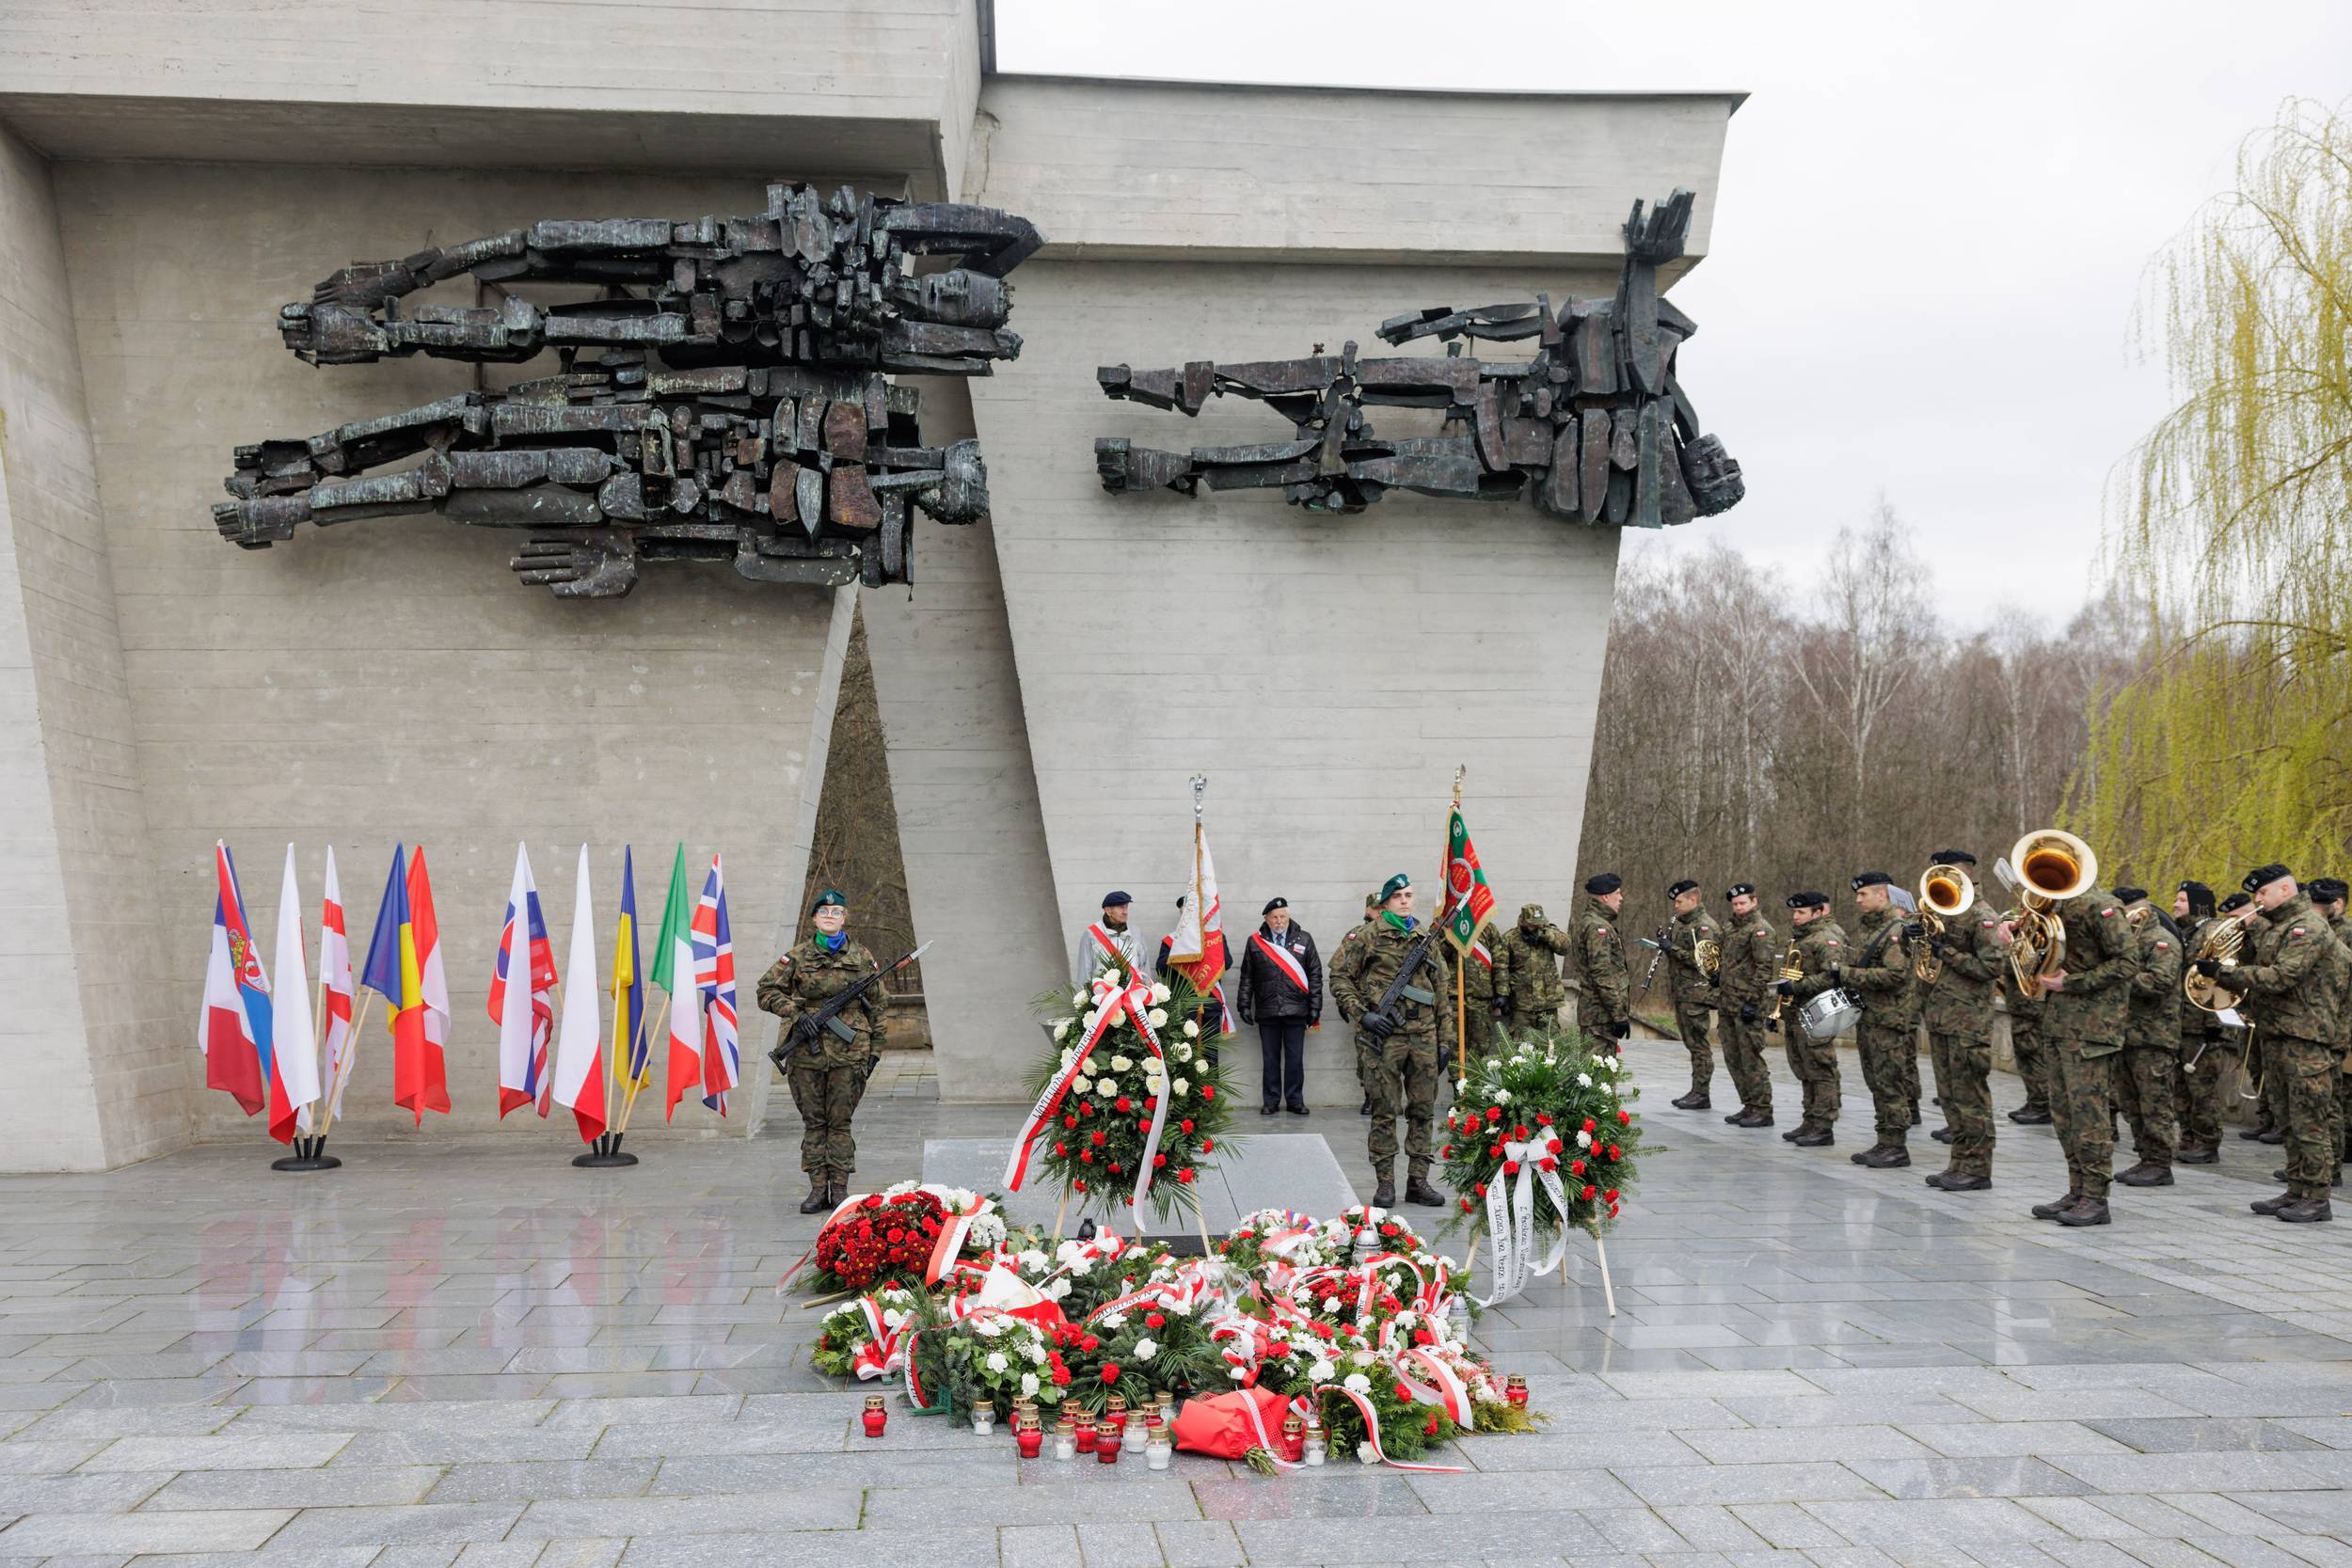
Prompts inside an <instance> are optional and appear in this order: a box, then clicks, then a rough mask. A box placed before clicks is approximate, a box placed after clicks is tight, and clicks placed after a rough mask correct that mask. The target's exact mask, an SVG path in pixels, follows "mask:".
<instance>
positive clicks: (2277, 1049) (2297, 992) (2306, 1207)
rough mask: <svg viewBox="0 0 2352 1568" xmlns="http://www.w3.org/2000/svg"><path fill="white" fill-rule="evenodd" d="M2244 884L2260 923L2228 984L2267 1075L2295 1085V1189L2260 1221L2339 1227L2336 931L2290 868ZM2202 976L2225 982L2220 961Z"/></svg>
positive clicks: (2269, 1202) (2270, 1202)
mask: <svg viewBox="0 0 2352 1568" xmlns="http://www.w3.org/2000/svg"><path fill="white" fill-rule="evenodd" d="M2242 885H2243V886H2244V887H2245V889H2246V891H2247V892H2248V893H2249V894H2250V895H2252V896H2253V900H2254V907H2255V909H2257V910H2258V911H2261V917H2260V919H2259V921H2258V922H2257V923H2256V924H2255V926H2254V927H2253V929H2252V931H2251V933H2250V934H2251V936H2252V939H2253V940H2252V941H2251V942H2249V943H2248V946H2249V948H2250V949H2251V951H2250V952H2248V953H2246V954H2245V955H2244V956H2243V957H2241V958H2240V960H2239V962H2238V966H2237V968H2236V969H2235V970H2234V971H2233V973H2232V974H2231V976H2230V983H2231V987H2232V989H2233V990H2240V991H2241V992H2242V993H2243V995H2244V997H2245V1001H2244V1003H2243V1004H2242V1006H2244V1007H2245V1008H2247V1009H2249V1010H2250V1011H2251V1012H2252V1014H2253V1018H2254V1026H2255V1029H2256V1031H2257V1036H2258V1037H2268V1038H2269V1040H2270V1044H2271V1059H2270V1069H2269V1070H2271V1071H2273V1072H2278V1073H2283V1074H2284V1075H2285V1077H2286V1081H2287V1084H2286V1095H2287V1136H2286V1145H2287V1165H2286V1182H2287V1190H2286V1191H2285V1192H2284V1193H2283V1194H2281V1195H2280V1196H2278V1197H2275V1198H2265V1199H2263V1200H2262V1201H2261V1202H2258V1203H2256V1204H2255V1205H2254V1206H2253V1207H2254V1212H2256V1213H2257V1214H2275V1215H2277V1216H2278V1217H2279V1218H2280V1219H2282V1220H2285V1221H2287V1222H2289V1223H2290V1224H2304V1223H2308V1222H2310V1221H2314V1220H2331V1219H2333V1218H2335V1213H2334V1212H2333V1210H2331V1209H2330V1208H2329V1207H2328V1182H2329V1181H2330V1180H2332V1179H2333V1176H2334V1171H2335V1164H2336V1155H2335V1154H2334V1153H2333V1152H2332V1151H2330V1149H2329V1148H2328V1139H2329V1137H2330V1136H2331V1135H2333V1129H2334V1125H2335V1102H2336V1083H2335V1078H2336V1061H2337V1053H2336V1048H2335V1046H2334V1044H2333V1043H2332V1042H2333V1039H2334V1037H2335V1034H2336V1030H2337V1027H2338V1025H2337V1022H2336V1019H2335V1017H2334V1013H2335V1004H2336V1000H2337V998H2336V995H2335V967H2336V958H2335V954H2336V951H2337V944H2336V935H2335V931H2334V929H2333V928H2332V927H2329V926H2328V921H2327V918H2326V917H2325V916H2323V915H2322V914H2321V913H2320V912H2319V911H2318V910H2316V909H2314V908H2313V907H2312V897H2311V895H2310V894H2308V893H2305V892H2304V891H2303V890H2302V889H2301V888H2298V887H2296V885H2295V878H2294V876H2293V875H2292V874H2291V873H2290V872H2289V871H2288V870H2287V868H2286V867H2285V866H2283V865H2276V864H2273V865H2264V866H2257V867H2256V868H2255V869H2253V870H2252V871H2249V872H2248V873H2247V874H2246V880H2245V882H2244V883H2243V884H2242ZM2197 967H2198V968H2199V969H2200V970H2201V972H2203V973H2204V974H2208V975H2213V974H2219V973H2220V964H2219V962H2218V961H2217V960H2216V959H2213V958H2200V959H2198V960H2197Z"/></svg>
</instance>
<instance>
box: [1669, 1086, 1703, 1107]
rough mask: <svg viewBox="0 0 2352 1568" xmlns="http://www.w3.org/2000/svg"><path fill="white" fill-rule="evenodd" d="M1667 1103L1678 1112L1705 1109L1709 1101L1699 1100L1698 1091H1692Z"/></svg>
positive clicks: (1679, 1095)
mask: <svg viewBox="0 0 2352 1568" xmlns="http://www.w3.org/2000/svg"><path fill="white" fill-rule="evenodd" d="M1666 1103H1667V1104H1669V1105H1671V1106H1673V1107H1674V1108H1675V1109H1676V1110H1677V1111H1696V1110H1703V1109H1705V1107H1706V1104H1707V1101H1704V1100H1702V1099H1701V1098H1699V1091H1698V1090H1696V1089H1691V1090H1688V1091H1686V1092H1684V1093H1682V1094H1678V1095H1677V1096H1675V1097H1674V1098H1673V1099H1672V1100H1669V1101H1666Z"/></svg>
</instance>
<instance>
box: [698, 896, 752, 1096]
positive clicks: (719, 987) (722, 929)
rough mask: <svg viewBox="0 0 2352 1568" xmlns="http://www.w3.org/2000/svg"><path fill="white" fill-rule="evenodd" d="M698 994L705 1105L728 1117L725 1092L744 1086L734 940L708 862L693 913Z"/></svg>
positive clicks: (721, 897)
mask: <svg viewBox="0 0 2352 1568" xmlns="http://www.w3.org/2000/svg"><path fill="white" fill-rule="evenodd" d="M693 947H694V994H695V997H696V999H697V1000H698V1001H699V1002H700V1003H701V1005H702V1013H703V1053H702V1054H703V1103H704V1104H706V1105H707V1106H709V1107H710V1108H711V1109H712V1110H714V1111H716V1112H718V1113H719V1114H720V1115H721V1116H725V1115H726V1114H727V1091H728V1090H729V1089H732V1088H734V1087H735V1086H736V1085H738V1084H740V1083H741V1082H742V1081H743V1063H742V1050H741V1045H740V1041H739V1037H738V1034H737V1021H736V1015H735V939H734V936H733V935H732V933H731V932H730V930H729V928H728V926H727V886H726V876H725V873H724V872H723V870H722V869H721V868H720V863H719V857H718V856H717V855H713V856H711V857H710V875H709V876H708V877H707V878H706V879H704V880H703V896H702V902H701V903H700V904H698V905H696V906H695V909H694V927H693Z"/></svg>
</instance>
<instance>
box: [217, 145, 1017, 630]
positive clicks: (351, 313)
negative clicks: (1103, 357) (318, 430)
mask: <svg viewBox="0 0 2352 1568" xmlns="http://www.w3.org/2000/svg"><path fill="white" fill-rule="evenodd" d="M1041 243H1042V242H1041V239H1040V237H1039V235H1038V232H1037V230H1035V229H1033V228H1032V227H1030V225H1029V224H1028V223H1027V222H1026V221H1025V220H1024V219H1021V218H1018V217H1014V216H1011V215H1010V214H1005V213H999V212H995V211H993V210H991V209H989V208H985V207H971V206H961V205H956V204H951V203H945V202H901V201H894V200H891V199H889V198H879V197H872V196H866V197H859V196H856V195H854V194H853V193H851V192H850V191H849V190H847V189H844V190H842V191H840V192H839V193H837V194H836V195H834V198H832V199H831V200H830V201H827V200H825V199H824V198H822V197H820V196H819V195H818V192H817V191H816V190H815V188H813V187H811V186H807V185H782V184H777V185H771V186H770V187H769V188H768V210H767V211H766V212H764V213H758V214H753V215H752V216H749V217H703V218H698V219H694V220H691V221H689V222H685V223H675V222H672V221H671V220H669V219H667V218H612V219H605V220H599V221H592V222H569V221H562V222H548V223H537V224H533V225H532V226H531V227H530V228H528V229H518V230H509V231H508V232H506V233H503V234H494V235H491V236H490V237H488V238H486V239H480V240H473V241H469V243H467V244H464V245H453V246H449V247H447V248H435V249H431V250H426V251H421V252H420V253H418V254H417V255H414V256H410V257H408V258H406V259H405V260H404V261H374V262H362V263H358V264H355V265H352V266H348V267H345V268H343V269H342V271H340V272H338V273H336V274H335V275H334V276H333V277H329V278H327V279H326V281H325V282H323V283H321V284H319V285H318V287H317V288H316V289H315V290H313V291H312V293H311V298H310V303H308V304H294V305H289V306H287V307H285V308H284V309H282V310H281V311H279V312H278V331H279V333H280V335H281V336H283V337H284V339H285V341H286V346H287V347H288V348H291V349H292V350H294V353H295V354H296V355H298V356H301V357H302V358H304V359H306V360H308V361H310V363H312V364H316V365H360V364H370V363H373V361H375V360H378V359H383V358H391V357H397V356H405V355H411V354H423V355H428V356H432V357H435V358H441V359H460V360H466V361H469V362H470V363H473V364H516V363H519V362H521V361H523V360H527V359H531V358H532V357H534V356H537V355H539V354H541V353H542V352H544V351H546V350H548V349H553V350H554V351H555V352H556V355H557V356H558V359H559V361H560V364H561V369H560V371H559V372H557V373H556V374H554V375H549V376H545V377H540V378H537V379H532V380H527V381H521V382H517V383H516V384H515V385H514V386H512V387H510V388H506V389H504V390H485V389H483V388H482V387H481V385H480V379H479V372H477V377H476V385H475V389H473V390H470V391H466V392H460V393H458V394H456V395H454V396H453V397H447V398H443V399H440V400H439V401H437V402H435V403H429V404H424V405H423V406H422V407H419V408H411V409H409V410H407V411H406V412H405V413H400V414H390V415H386V416H384V417H382V418H379V419H373V420H359V421H357V422H355V423H352V424H346V425H341V426H338V427H337V428H335V429H333V430H330V431H326V432H325V433H324V434H322V435H318V436H311V437H310V438H309V439H308V440H272V441H263V442H262V443H260V444H259V445H256V446H249V447H239V448H238V449H237V453H236V464H237V471H236V473H235V474H234V475H232V476H231V477H230V480H229V493H230V495H231V496H233V497H235V498H236V499H234V500H230V501H227V502H224V503H222V504H220V505H218V506H215V507H214V508H213V515H214V518H215V521H216V522H217V523H218V524H219V527H220V531H221V534H222V536H223V537H224V538H226V539H228V540H229V541H230V542H231V543H232V544H237V545H242V546H246V548H248V549H263V548H267V547H268V546H271V545H273V544H276V543H278V541H280V540H285V539H292V538H293V537H294V530H295V528H296V527H297V526H298V525H300V524H302V523H305V522H310V523H317V524H319V525H320V526H322V527H324V526H326V525H327V524H330V523H341V522H344V521H347V520H350V519H354V518H360V517H380V516H386V515H392V514H396V513H421V512H433V513H438V514H439V515H442V516H443V517H446V518H448V519H449V520H450V521H452V522H457V523H472V524H477V525H481V526H485V527H489V528H515V529H527V530H529V531H531V532H530V538H529V541H528V542H527V543H526V544H525V545H524V546H522V553H521V554H519V555H518V556H516V558H515V561H514V562H513V565H514V569H515V570H516V572H517V573H519V574H520V575H521V577H522V579H523V581H525V582H527V583H533V584H543V585H545V586H547V587H548V588H551V589H553V590H554V592H555V593H556V594H557V595H558V596H559V597H563V598H610V597H614V596H617V595H619V594H626V593H628V591H629V589H630V588H632V587H634V586H635V585H636V581H637V565H638V562H640V561H641V560H644V561H732V562H734V563H735V569H736V570H737V571H738V572H740V573H741V574H742V575H743V576H745V577H747V578H755V579H756V580H758V581H761V582H805V583H823V584H839V583H845V582H850V581H852V580H858V579H862V580H864V581H865V582H866V584H867V585H868V586H879V585H880V584H882V583H884V582H905V581H910V580H912V578H911V576H910V569H909V547H910V545H911V543H912V540H911V531H912V524H913V519H912V516H911V513H910V508H913V509H915V510H920V511H921V512H923V513H924V514H926V515H929V516H930V517H932V518H935V519H936V520H938V521H940V522H943V523H969V522H975V521H977V520H979V519H981V518H984V517H985V516H987V515H988V474H987V470H986V469H985V468H984V467H982V466H981V463H980V453H979V446H978V443H977V442H974V441H968V440H966V441H958V442H955V443H954V444H952V445H950V446H946V447H931V446H926V445H924V444H923V438H922V433H921V431H920V429H919V428H918V425H917V417H916V416H917V406H918V393H917V392H916V390H915V389H914V388H910V387H901V386H897V385H894V384H893V383H892V382H891V381H890V379H889V375H890V372H909V373H914V374H920V375H986V374H988V373H989V372H990V369H991V367H992V365H993V363H994V362H995V361H996V360H999V359H1011V358H1014V357H1016V356H1019V354H1020V352H1021V339H1020V337H1019V336H1018V335H1017V334H1015V333H1012V332H1009V331H1007V330H1006V329H1005V322H1006V320H1007V318H1008V317H1009V315H1010V314H1011V311H1012V290H1011V287H1010V286H1009V284H1007V283H1006V282H1005V281H1004V277H1005V275H1006V274H1007V273H1009V272H1010V271H1011V270H1012V269H1013V268H1014V267H1015V266H1017V265H1018V264H1019V263H1020V262H1021V261H1022V260H1023V259H1024V258H1025V257H1026V256H1028V255H1029V254H1030V253H1031V252H1032V251H1034V250H1036V249H1037V247H1038V246H1039V245H1040V244H1041ZM932 256H937V257H945V258H952V259H953V260H952V262H951V264H949V265H947V266H946V267H945V268H944V269H942V270H937V271H925V272H918V271H917V269H916V261H917V259H918V258H923V257H932ZM466 275H470V276H471V277H472V279H473V281H474V284H475V301H474V303H472V304H428V303H419V304H416V305H415V306H414V307H413V308H411V309H406V310H405V311H404V310H403V309H402V308H401V301H402V300H403V299H405V297H406V296H407V295H409V294H411V293H415V292H417V291H418V290H421V289H425V288H429V287H431V286H432V285H434V284H437V283H443V282H447V281H448V280H450V279H452V278H456V277H463V276H466ZM524 284H532V285H536V284H560V285H571V286H572V287H571V288H569V289H566V290H563V291H561V293H563V294H564V295H565V296H566V297H564V298H562V299H560V300H558V301H557V302H555V303H548V304H537V303H533V302H532V301H531V300H528V299H525V298H524V297H522V296H521V295H520V294H517V293H512V292H510V289H511V286H514V285H524ZM583 288H584V289H585V290H587V291H588V293H587V294H586V295H585V296H584V297H583V296H582V295H581V293H580V291H581V290H582V289H583ZM419 454H422V461H421V462H418V463H415V464H413V466H410V467H402V468H399V469H397V470H395V471H392V472H388V473H375V474H371V473H370V472H369V470H371V469H376V468H382V467H385V466H387V465H389V464H396V463H401V462H403V461H404V460H407V459H412V458H416V457H417V456H418V455H419Z"/></svg>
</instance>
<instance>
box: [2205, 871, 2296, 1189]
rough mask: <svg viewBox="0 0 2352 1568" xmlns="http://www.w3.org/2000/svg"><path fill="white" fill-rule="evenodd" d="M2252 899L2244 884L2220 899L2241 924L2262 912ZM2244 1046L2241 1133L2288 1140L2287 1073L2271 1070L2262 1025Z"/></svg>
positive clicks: (2251, 1138) (2248, 1012)
mask: <svg viewBox="0 0 2352 1568" xmlns="http://www.w3.org/2000/svg"><path fill="white" fill-rule="evenodd" d="M2253 902H2254V899H2253V895H2250V894H2249V893H2247V892H2246V891H2245V890H2244V889H2242V888H2241V889H2240V890H2238V891H2237V892H2235V893H2233V894H2231V895H2230V896H2229V897H2227V898H2224V899H2223V900H2222V901H2221V912H2222V913H2223V914H2225V915H2228V916H2231V917H2232V918H2233V919H2235V920H2236V921H2237V922H2238V924H2240V925H2242V926H2243V925H2247V924H2248V923H2249V922H2250V921H2252V920H2254V919H2255V918H2256V917H2257V916H2259V915H2260V914H2261V912H2262V911H2259V910H2253V911H2252V912H2251V913H2249V912H2247V911H2249V910H2250V909H2251V908H2252V905H2253ZM2251 929H2252V928H2251V927H2249V935H2248V937H2247V939H2246V941H2247V945H2248V947H2249V948H2250V947H2251V946H2252V945H2253V940H2254V939H2253V937H2252V935H2251V934H2250V931H2251ZM2241 961H2243V960H2241ZM2238 1012H2239V1014H2240V1016H2242V1017H2245V1018H2247V1019H2249V1021H2250V1020H2251V1019H2252V1017H2253V1010H2252V1009H2251V1008H2248V1007H2240V1008H2239V1009H2238ZM2241 1049H2242V1052H2243V1055H2244V1060H2242V1061H2241V1062H2239V1064H2238V1071H2239V1073H2240V1074H2242V1075H2243V1081H2244V1083H2245V1085H2246V1087H2247V1088H2249V1089H2250V1090H2251V1091H2253V1092H2252V1093H2251V1094H2249V1096H2248V1097H2247V1098H2248V1100H2249V1102H2250V1103H2251V1104H2252V1105H2253V1107H2254V1122H2253V1125H2252V1126H2250V1127H2243V1128H2240V1129H2239V1130H2238V1136H2239V1137H2240V1138H2243V1139H2245V1140H2246V1141H2247V1142H2249V1143H2265V1144H2282V1143H2285V1142H2286V1141H2287V1108H2286V1107H2287V1075H2286V1074H2285V1073H2283V1072H2273V1071H2272V1070H2270V1069H2272V1067H2274V1066H2275V1065H2276V1064H2277V1058H2276V1057H2275V1056H2273V1055H2272V1054H2271V1052H2270V1048H2269V1044H2268V1041H2267V1040H2266V1039H2265V1037H2264V1035H2263V1032H2262V1031H2261V1030H2260V1029H2254V1030H2252V1031H2250V1032H2249V1036H2248V1037H2241ZM2280 1180H2285V1178H2283V1177H2281V1178H2280Z"/></svg>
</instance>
